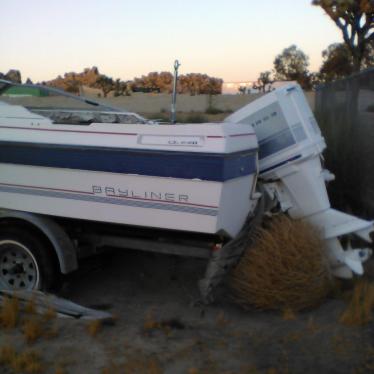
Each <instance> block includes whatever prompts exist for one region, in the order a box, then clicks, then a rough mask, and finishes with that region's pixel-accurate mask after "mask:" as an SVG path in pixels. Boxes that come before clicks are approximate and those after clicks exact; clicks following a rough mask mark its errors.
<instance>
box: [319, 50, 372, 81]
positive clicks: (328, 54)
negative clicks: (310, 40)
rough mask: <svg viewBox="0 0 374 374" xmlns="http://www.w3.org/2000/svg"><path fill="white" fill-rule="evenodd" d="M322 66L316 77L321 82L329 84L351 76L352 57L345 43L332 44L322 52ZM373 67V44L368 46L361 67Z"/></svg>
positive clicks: (353, 67) (352, 68) (352, 69)
mask: <svg viewBox="0 0 374 374" xmlns="http://www.w3.org/2000/svg"><path fill="white" fill-rule="evenodd" d="M322 57H323V61H322V65H321V67H320V70H319V73H318V76H319V79H320V81H321V82H331V81H334V80H336V79H341V78H344V77H347V76H349V75H351V74H352V73H353V72H354V71H355V66H354V60H353V56H352V54H351V52H350V50H349V48H348V47H347V45H346V44H345V43H334V44H331V45H329V46H328V47H327V48H326V49H325V50H324V51H323V52H322ZM371 66H374V43H373V44H370V45H368V47H367V48H366V53H365V56H364V58H363V60H362V63H361V67H362V68H367V67H371Z"/></svg>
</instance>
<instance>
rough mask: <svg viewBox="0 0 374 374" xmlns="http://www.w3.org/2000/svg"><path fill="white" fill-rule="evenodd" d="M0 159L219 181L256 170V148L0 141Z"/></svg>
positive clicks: (81, 168) (51, 165)
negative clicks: (160, 148) (177, 148)
mask: <svg viewBox="0 0 374 374" xmlns="http://www.w3.org/2000/svg"><path fill="white" fill-rule="evenodd" d="M0 163H10V164H18V165H32V166H45V167H54V168H67V169H79V170H91V171H103V172H110V173H123V174H139V175H149V176H157V177H173V178H183V179H194V178H197V179H202V180H209V181H217V182H223V181H226V180H230V179H234V178H238V177H241V176H245V175H250V174H253V173H255V172H256V150H248V151H241V152H235V153H230V154H221V153H198V152H173V151H157V150H135V149H123V148H109V147H92V146H74V145H56V144H36V143H18V142H6V141H1V142H0Z"/></svg>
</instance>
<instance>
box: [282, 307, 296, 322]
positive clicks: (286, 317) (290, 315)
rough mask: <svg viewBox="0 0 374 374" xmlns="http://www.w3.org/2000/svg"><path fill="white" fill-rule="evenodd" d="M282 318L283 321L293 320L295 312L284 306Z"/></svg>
mask: <svg viewBox="0 0 374 374" xmlns="http://www.w3.org/2000/svg"><path fill="white" fill-rule="evenodd" d="M282 318H283V319H284V320H285V321H294V320H295V319H296V314H295V312H294V311H293V310H292V309H291V308H285V309H284V310H283V312H282Z"/></svg>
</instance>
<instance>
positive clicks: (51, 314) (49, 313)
mask: <svg viewBox="0 0 374 374" xmlns="http://www.w3.org/2000/svg"><path fill="white" fill-rule="evenodd" d="M56 317H57V312H56V310H55V309H53V308H52V307H49V308H48V309H47V310H46V311H45V312H44V314H43V318H44V320H45V321H51V320H52V319H55V318H56Z"/></svg>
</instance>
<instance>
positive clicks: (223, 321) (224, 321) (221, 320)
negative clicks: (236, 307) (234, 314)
mask: <svg viewBox="0 0 374 374" xmlns="http://www.w3.org/2000/svg"><path fill="white" fill-rule="evenodd" d="M229 324H230V320H229V319H228V318H227V317H226V315H225V312H224V311H220V312H219V313H218V315H217V317H216V325H217V326H218V327H226V326H227V325H229Z"/></svg>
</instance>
